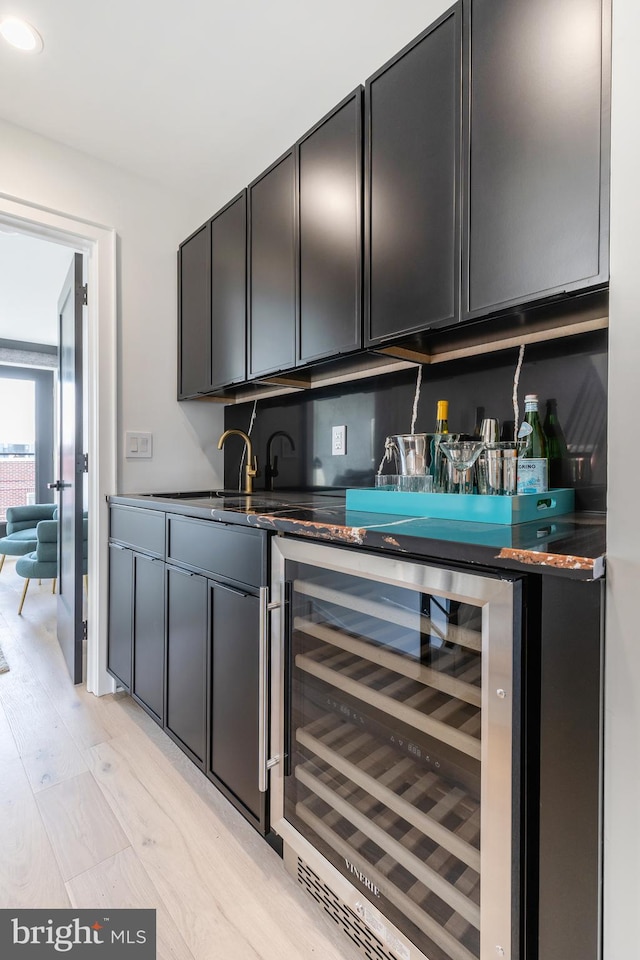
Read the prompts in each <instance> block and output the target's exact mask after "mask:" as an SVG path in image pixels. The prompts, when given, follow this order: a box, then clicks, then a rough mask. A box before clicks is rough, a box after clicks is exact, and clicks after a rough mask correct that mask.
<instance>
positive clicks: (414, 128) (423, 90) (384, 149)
mask: <svg viewBox="0 0 640 960" xmlns="http://www.w3.org/2000/svg"><path fill="white" fill-rule="evenodd" d="M460 69H461V36H460V13H459V7H458V6H456V7H453V8H452V9H451V10H450V11H449V12H448V13H446V14H445V15H444V16H443V17H441V18H440V19H439V20H438V21H436V23H434V24H433V26H431V27H430V28H429V29H428V30H427V31H426V32H425V33H423V34H421V36H420V37H419V38H418V39H417V40H416V41H414V42H413V43H412V44H410V45H409V46H408V47H406V48H405V49H404V50H403V51H401V52H400V53H399V54H398V56H397V57H395V58H394V60H392V61H391V62H390V63H388V64H387V65H386V66H384V67H382V68H381V69H380V70H379V71H378V72H377V73H376V74H374V76H373V77H371V78H370V79H369V80H368V81H367V84H366V92H365V117H366V124H367V137H366V139H367V164H366V188H365V189H366V192H365V229H366V236H365V294H366V295H367V328H368V329H367V343H368V344H375V343H378V342H380V341H383V340H385V339H388V338H393V337H395V336H398V335H400V334H406V333H410V332H412V331H418V330H424V329H428V328H430V327H437V326H442V325H446V324H450V323H452V322H453V321H454V320H456V319H457V318H458V295H457V291H458V277H459V268H458V262H459V253H458V251H459V230H458V202H459V169H460V159H459V152H460V148H459V125H460Z"/></svg>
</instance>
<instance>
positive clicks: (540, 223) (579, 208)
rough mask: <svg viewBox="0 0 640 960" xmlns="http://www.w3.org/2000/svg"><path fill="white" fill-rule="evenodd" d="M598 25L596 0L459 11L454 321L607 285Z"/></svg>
mask: <svg viewBox="0 0 640 960" xmlns="http://www.w3.org/2000/svg"><path fill="white" fill-rule="evenodd" d="M603 14H604V19H603ZM609 20H610V4H609V2H608V0H604V3H603V2H601V0H581V2H580V3H576V2H575V0H473V3H471V2H469V3H467V4H466V21H465V26H466V31H465V36H466V38H467V44H468V46H467V55H466V58H465V66H466V70H467V72H468V84H467V90H468V92H467V102H466V111H465V113H466V117H467V122H466V123H465V146H464V167H465V173H464V182H465V190H464V195H465V200H466V203H465V206H466V209H465V211H464V223H465V225H466V228H467V231H468V232H466V234H465V237H464V246H463V276H462V296H463V319H465V318H467V317H475V316H481V315H483V314H488V313H490V312H491V311H493V310H499V309H501V308H505V307H507V306H510V305H514V304H518V303H522V302H526V301H534V300H537V299H541V298H544V297H548V296H551V295H555V294H561V293H564V292H565V291H572V290H577V289H583V288H588V287H590V286H594V285H598V284H602V283H604V282H606V280H607V279H608V254H607V250H608V182H609V166H608V149H609V145H608V132H607V131H608V122H609V108H608V96H609V93H608V74H609V54H608V44H609V38H608V29H609V27H606V26H604V25H605V24H607V23H608V21H609ZM603 34H604V35H603Z"/></svg>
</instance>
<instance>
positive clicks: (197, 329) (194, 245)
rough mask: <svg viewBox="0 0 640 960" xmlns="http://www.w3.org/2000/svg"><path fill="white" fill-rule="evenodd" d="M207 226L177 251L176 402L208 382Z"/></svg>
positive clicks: (208, 234)
mask: <svg viewBox="0 0 640 960" xmlns="http://www.w3.org/2000/svg"><path fill="white" fill-rule="evenodd" d="M209 237H210V226H209V224H208V223H205V224H204V226H202V227H200V228H199V230H196V232H195V233H193V234H192V235H191V236H190V237H189V238H188V239H187V240H185V241H184V243H181V244H180V247H179V249H178V399H179V400H184V399H187V398H188V397H196V396H198V395H199V394H201V393H204V392H206V390H207V389H208V388H209V385H210V380H211V365H210V356H211V243H210V239H209Z"/></svg>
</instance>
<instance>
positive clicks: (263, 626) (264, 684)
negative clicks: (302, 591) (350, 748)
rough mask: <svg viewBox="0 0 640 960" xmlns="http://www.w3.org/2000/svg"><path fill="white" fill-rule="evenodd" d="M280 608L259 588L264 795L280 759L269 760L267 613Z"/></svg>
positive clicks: (261, 780) (260, 746) (260, 773)
mask: <svg viewBox="0 0 640 960" xmlns="http://www.w3.org/2000/svg"><path fill="white" fill-rule="evenodd" d="M279 607H280V604H279V603H278V601H273V603H269V588H268V587H260V640H259V654H258V656H259V659H258V790H259V791H260V793H266V790H267V787H268V781H269V777H268V773H269V770H270V769H271V767H274V766H275V765H276V763H279V761H280V757H272V758H271V759H269V613H270V611H271V610H277V609H278V608H279Z"/></svg>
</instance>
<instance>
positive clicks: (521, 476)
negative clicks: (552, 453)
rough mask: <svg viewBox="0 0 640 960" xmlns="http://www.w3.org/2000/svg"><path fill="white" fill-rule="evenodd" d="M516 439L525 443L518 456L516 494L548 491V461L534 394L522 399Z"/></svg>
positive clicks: (536, 396) (536, 397)
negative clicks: (522, 407)
mask: <svg viewBox="0 0 640 960" xmlns="http://www.w3.org/2000/svg"><path fill="white" fill-rule="evenodd" d="M518 439H519V440H524V441H525V447H524V449H523V450H522V451H521V452H520V454H519V456H518V493H545V492H546V491H547V490H548V489H549V481H548V473H549V461H548V459H547V441H546V438H545V435H544V431H543V429H542V423H541V421H540V414H539V412H538V395H537V394H536V393H528V394H527V395H526V397H525V398H524V420H523V421H522V424H521V425H520V430H519V431H518Z"/></svg>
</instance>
